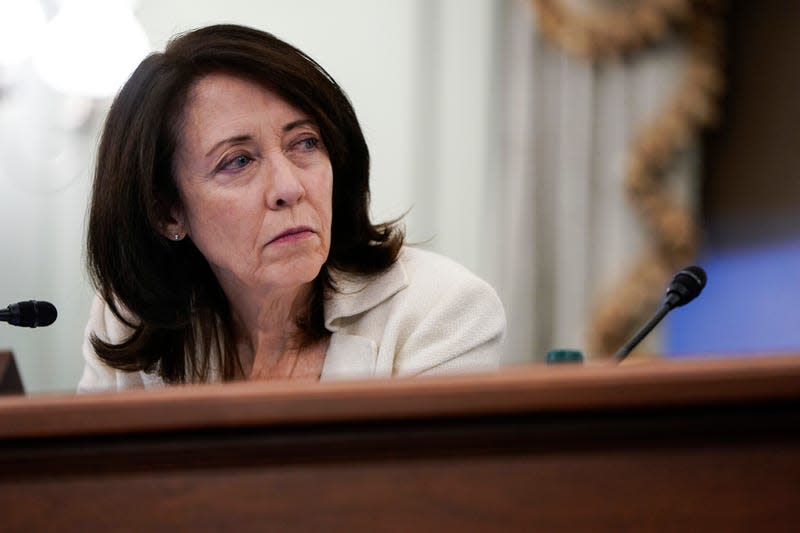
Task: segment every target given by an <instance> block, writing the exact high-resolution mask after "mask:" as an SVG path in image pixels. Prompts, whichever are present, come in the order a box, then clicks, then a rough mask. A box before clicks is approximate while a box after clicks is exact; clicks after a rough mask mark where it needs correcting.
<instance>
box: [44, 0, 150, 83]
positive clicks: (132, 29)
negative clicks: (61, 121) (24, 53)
mask: <svg viewBox="0 0 800 533" xmlns="http://www.w3.org/2000/svg"><path fill="white" fill-rule="evenodd" d="M149 51H150V45H149V43H148V41H147V36H146V35H145V33H144V30H143V29H142V27H141V25H140V24H139V22H138V21H137V20H136V17H134V15H133V12H132V11H131V7H130V1H128V0H64V3H63V6H62V8H61V11H59V13H58V14H57V15H56V16H55V18H53V20H52V21H51V22H50V24H48V25H47V27H46V31H45V34H44V37H43V39H42V42H41V46H40V47H39V48H38V50H37V52H36V54H35V55H34V67H35V68H36V71H37V72H38V74H39V76H41V77H42V79H43V80H44V81H45V82H47V83H48V84H49V85H50V86H52V87H53V88H54V89H56V90H57V91H59V92H63V93H66V94H73V95H79V96H88V97H93V98H107V97H109V96H113V95H114V94H115V93H116V92H117V91H118V90H119V88H120V86H122V84H123V83H125V80H126V79H127V78H128V76H130V74H131V72H133V70H134V69H135V68H136V66H137V65H138V64H139V62H140V61H141V60H142V59H144V57H145V56H146V55H147V53H148V52H149Z"/></svg>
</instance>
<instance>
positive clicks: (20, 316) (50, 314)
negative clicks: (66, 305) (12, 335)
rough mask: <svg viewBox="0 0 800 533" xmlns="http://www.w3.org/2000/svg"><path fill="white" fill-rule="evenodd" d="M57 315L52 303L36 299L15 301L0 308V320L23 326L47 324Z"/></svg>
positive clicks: (31, 326)
mask: <svg viewBox="0 0 800 533" xmlns="http://www.w3.org/2000/svg"><path fill="white" fill-rule="evenodd" d="M57 317H58V311H56V307H55V306H54V305H53V304H51V303H50V302H42V301H37V300H28V301H27V302H17V303H15V304H11V305H9V306H8V307H6V308H5V309H2V310H0V322H8V323H9V324H11V325H12V326H22V327H25V328H37V327H43V326H49V325H50V324H52V323H53V322H55V321H56V318H57Z"/></svg>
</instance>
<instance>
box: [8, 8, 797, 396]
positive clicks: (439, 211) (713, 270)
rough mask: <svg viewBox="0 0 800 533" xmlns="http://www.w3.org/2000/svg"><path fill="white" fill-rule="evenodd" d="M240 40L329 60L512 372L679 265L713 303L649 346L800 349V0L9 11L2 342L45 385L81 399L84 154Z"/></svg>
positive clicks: (605, 347)
mask: <svg viewBox="0 0 800 533" xmlns="http://www.w3.org/2000/svg"><path fill="white" fill-rule="evenodd" d="M220 22H234V23H240V24H246V25H250V26H254V27H258V28H260V29H264V30H267V31H270V32H272V33H274V34H276V35H277V36H278V37H280V38H282V39H284V40H286V41H289V42H290V43H292V44H294V45H296V46H298V47H299V48H300V49H302V50H304V51H305V52H307V53H308V54H309V55H310V56H312V57H314V58H315V59H316V60H317V61H318V62H319V63H320V64H322V65H323V66H324V67H325V68H326V69H327V70H328V71H329V72H330V74H331V75H332V76H333V77H334V78H335V79H336V80H337V81H338V82H339V83H340V85H341V86H342V87H343V88H344V89H345V90H346V92H347V93H348V95H349V96H350V98H351V100H352V101H353V104H354V107H355V109H356V111H357V112H358V115H359V118H360V120H361V124H362V127H363V129H364V132H365V134H366V137H367V141H368V143H369V145H370V149H371V153H372V157H373V164H372V191H373V194H372V198H373V204H372V213H373V218H374V219H375V220H377V221H379V220H385V219H390V218H393V217H396V216H399V215H401V214H403V213H407V214H406V216H405V224H406V229H407V233H408V238H409V241H411V242H417V243H420V245H422V246H425V247H427V248H430V249H433V250H435V251H438V252H440V253H443V254H445V255H448V256H450V257H452V258H454V259H456V260H457V261H459V262H461V263H463V264H465V265H466V266H467V267H469V268H470V269H471V270H473V271H474V272H476V273H477V274H478V275H480V276H481V277H483V278H485V279H487V280H488V281H489V282H490V283H492V284H493V285H494V286H495V287H496V288H497V290H498V293H499V294H500V297H501V299H502V300H503V302H504V304H505V307H506V313H507V315H508V319H509V331H508V338H507V342H506V353H505V356H504V357H505V360H506V362H507V363H508V364H512V363H520V362H526V361H534V360H541V359H542V358H543V357H544V354H545V353H546V351H547V350H549V349H552V348H575V349H579V350H582V351H584V353H586V355H587V356H598V357H599V356H602V355H603V354H607V353H611V352H612V351H613V350H614V349H616V347H617V346H618V344H617V343H618V339H624V338H625V337H626V336H627V335H629V334H630V331H631V327H632V325H639V324H640V323H643V322H644V321H645V320H646V318H647V316H646V315H647V314H648V313H650V312H652V311H653V310H654V307H655V305H657V303H658V301H659V299H660V297H661V295H662V293H663V289H664V283H665V282H666V278H668V277H669V274H671V271H672V269H673V268H675V267H676V266H677V267H680V266H683V265H684V264H688V263H689V262H697V263H699V264H701V265H703V266H704V267H705V268H706V270H707V271H708V275H709V283H708V287H707V289H706V291H705V293H704V294H703V295H701V297H700V298H699V299H698V300H697V301H696V302H694V303H693V304H691V305H690V306H688V307H686V308H681V309H679V310H676V311H675V312H674V313H673V315H672V317H671V318H670V319H669V320H668V322H667V323H666V324H665V325H664V326H663V327H661V328H659V330H657V332H656V335H654V336H652V338H650V339H649V340H648V342H647V343H646V344H645V345H644V346H642V348H641V349H640V350H639V352H640V353H642V354H645V353H646V354H654V355H658V356H663V357H687V356H707V355H712V356H713V355H741V354H752V353H775V352H797V351H798V349H800V324H798V322H799V321H798V314H797V313H796V312H795V305H794V304H795V301H796V300H797V299H798V296H800V232H798V228H800V225H798V222H800V216H799V215H798V214H797V207H798V205H800V179H798V175H797V173H798V170H797V169H798V168H800V150H798V146H799V145H800V134H798V132H799V131H800V104H799V103H798V96H800V72H799V71H798V69H797V58H796V54H797V52H798V50H799V49H800V48H799V47H798V45H800V37H798V35H797V34H796V31H795V28H796V27H797V26H798V23H800V4H798V3H797V2H794V1H793V0H768V1H763V2H757V3H756V2H747V1H745V0H739V1H731V2H727V3H725V4H724V5H723V4H721V3H717V2H714V1H713V0H705V1H693V0H685V1H683V0H674V1H671V2H663V1H658V2H656V1H650V0H335V1H331V0H306V1H305V2H302V3H298V2H287V1H281V0H261V1H258V2H255V1H248V0H226V1H225V2H220V1H214V0H192V1H189V0H172V1H169V2H164V1H156V0H139V1H133V0H0V243H2V247H0V264H2V270H0V274H1V275H2V280H0V306H5V305H7V304H10V303H13V302H17V301H20V300H27V299H43V300H49V301H52V302H53V303H54V304H55V305H56V306H57V308H58V310H59V318H58V320H57V322H56V323H55V324H54V325H52V326H50V327H48V328H43V329H24V328H14V327H11V326H8V325H5V324H0V349H5V348H8V349H11V350H13V351H14V353H15V356H16V359H17V364H18V365H19V367H20V372H21V374H22V378H23V382H24V383H25V387H26V389H27V390H28V391H29V392H47V391H70V390H74V388H75V386H76V384H77V382H78V379H79V378H80V374H81V371H82V364H83V363H82V356H81V346H82V343H83V337H84V331H83V329H84V325H85V322H86V318H87V315H88V308H89V303H90V301H91V295H92V289H91V287H90V285H89V282H88V278H87V276H86V273H85V267H84V252H85V250H84V239H85V224H86V214H87V201H88V196H89V190H90V185H91V174H92V167H93V158H94V151H95V149H96V145H97V141H98V137H99V132H100V129H101V127H102V122H103V118H104V115H105V113H106V111H107V109H108V106H109V105H110V102H111V100H112V98H113V96H114V94H115V92H116V90H117V89H118V88H119V86H120V85H121V84H122V83H124V81H125V79H126V77H127V75H128V74H129V73H130V72H131V71H132V70H133V68H134V67H135V65H136V64H137V63H138V62H139V61H140V60H141V59H142V58H143V57H144V56H145V55H146V54H147V53H149V52H151V51H158V50H162V49H163V47H164V45H165V43H166V41H167V40H168V39H169V38H170V36H172V35H174V34H176V33H179V32H182V31H186V30H188V29H192V28H196V27H199V26H203V25H207V24H213V23H220Z"/></svg>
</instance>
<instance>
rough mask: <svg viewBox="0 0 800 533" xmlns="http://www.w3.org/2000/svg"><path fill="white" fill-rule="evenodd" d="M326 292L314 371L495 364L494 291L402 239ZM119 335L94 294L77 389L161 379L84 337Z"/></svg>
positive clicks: (501, 329)
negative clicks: (326, 335)
mask: <svg viewBox="0 0 800 533" xmlns="http://www.w3.org/2000/svg"><path fill="white" fill-rule="evenodd" d="M332 277H333V278H334V280H335V282H336V286H337V287H338V289H339V290H338V292H337V293H335V294H333V295H332V296H331V297H330V298H328V299H327V300H326V303H325V307H324V317H325V326H326V328H327V329H328V330H329V331H330V332H331V333H332V335H331V339H330V345H329V346H328V351H327V354H326V356H325V363H324V366H323V368H322V375H321V378H320V379H323V380H327V379H361V378H373V377H377V378H381V377H392V376H413V375H419V374H450V373H463V372H480V371H489V370H493V369H495V368H497V366H498V364H499V360H500V355H501V343H502V340H503V336H504V333H505V327H506V319H505V314H504V312H503V306H502V304H501V303H500V300H499V299H498V297H497V294H496V293H495V291H494V290H493V289H492V288H491V287H490V286H489V285H488V284H487V283H485V282H484V281H482V280H480V279H478V278H477V277H476V276H475V275H473V274H472V273H470V272H469V271H468V270H467V269H465V268H464V267H462V266H461V265H459V264H457V263H455V262H453V261H451V260H449V259H447V258H445V257H442V256H440V255H436V254H434V253H431V252H427V251H423V250H419V249H416V248H410V247H405V248H403V250H402V251H401V253H400V256H399V258H398V260H397V262H396V263H395V264H394V265H393V266H392V267H391V268H389V269H388V270H387V271H386V272H383V273H382V274H379V275H377V276H372V277H363V276H358V277H355V276H352V275H345V274H340V273H335V274H334V275H333V276H332ZM92 333H94V334H96V335H97V336H98V337H100V338H101V339H107V340H110V341H112V342H120V341H121V340H123V339H125V338H126V337H128V336H129V335H130V329H128V328H127V327H126V326H125V325H123V324H122V323H121V322H120V321H119V320H117V319H116V318H115V317H114V315H113V314H112V313H111V311H110V310H109V309H108V307H107V306H106V304H105V303H104V302H103V301H102V300H101V299H100V298H96V299H95V301H94V303H93V305H92V310H91V313H90V316H89V323H88V325H87V326H86V340H85V341H84V347H83V355H84V359H85V360H86V366H85V369H84V372H83V377H82V378H81V381H80V384H79V385H78V390H79V391H80V392H89V391H101V390H121V389H129V388H149V387H163V386H164V382H163V381H162V380H161V378H159V377H158V376H156V375H152V374H146V373H144V372H123V371H120V370H115V369H113V368H110V367H109V366H107V365H106V364H104V363H103V362H101V361H100V359H99V358H98V357H97V355H96V354H95V352H94V350H93V349H92V345H91V343H90V342H89V340H88V339H89V337H90V335H91V334H92Z"/></svg>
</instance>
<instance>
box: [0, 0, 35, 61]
mask: <svg viewBox="0 0 800 533" xmlns="http://www.w3.org/2000/svg"><path fill="white" fill-rule="evenodd" d="M45 22H46V21H45V16H44V10H43V9H42V5H41V4H40V3H39V2H38V1H37V0H0V68H14V67H17V66H19V65H21V64H22V63H23V62H24V61H25V60H26V59H28V58H29V57H30V56H31V54H32V53H33V48H34V46H35V43H36V42H37V41H38V40H39V38H40V35H41V32H42V29H43V28H44V25H45Z"/></svg>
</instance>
